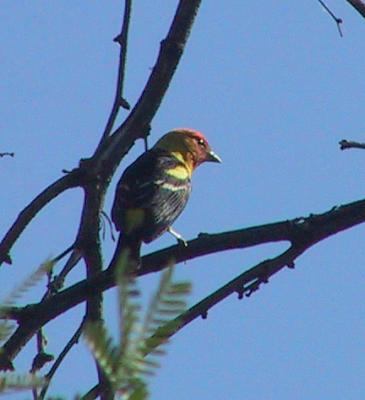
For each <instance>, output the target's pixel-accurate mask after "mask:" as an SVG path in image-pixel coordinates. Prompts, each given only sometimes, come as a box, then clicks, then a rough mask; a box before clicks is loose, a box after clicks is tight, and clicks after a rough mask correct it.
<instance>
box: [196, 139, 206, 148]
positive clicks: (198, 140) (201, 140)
mask: <svg viewBox="0 0 365 400" xmlns="http://www.w3.org/2000/svg"><path fill="white" fill-rule="evenodd" d="M197 142H198V144H199V146H201V147H205V142H204V140H203V139H197Z"/></svg>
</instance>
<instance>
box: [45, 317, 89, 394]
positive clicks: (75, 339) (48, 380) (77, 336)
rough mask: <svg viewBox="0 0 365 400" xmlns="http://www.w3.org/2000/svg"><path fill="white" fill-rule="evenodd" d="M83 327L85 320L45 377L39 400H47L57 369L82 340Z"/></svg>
mask: <svg viewBox="0 0 365 400" xmlns="http://www.w3.org/2000/svg"><path fill="white" fill-rule="evenodd" d="M83 327H84V320H83V321H82V322H81V324H80V326H79V327H78V328H77V330H76V331H75V333H74V334H73V335H72V337H71V338H70V340H69V341H68V342H67V344H66V346H65V347H64V348H63V350H62V351H61V353H60V354H59V356H58V357H57V359H56V360H55V362H54V364H53V365H52V367H51V369H50V370H49V372H48V373H47V374H46V376H45V378H46V384H45V385H44V386H43V388H42V390H41V392H40V393H39V396H38V399H39V400H43V399H44V398H45V396H46V393H47V390H48V387H49V384H50V383H51V380H52V378H53V376H54V374H55V373H56V371H57V369H58V368H59V366H60V365H61V363H62V361H63V360H64V358H65V357H66V356H67V354H68V353H69V352H70V350H71V349H72V347H73V346H74V345H75V344H77V343H78V341H79V339H80V336H81V334H82V330H83Z"/></svg>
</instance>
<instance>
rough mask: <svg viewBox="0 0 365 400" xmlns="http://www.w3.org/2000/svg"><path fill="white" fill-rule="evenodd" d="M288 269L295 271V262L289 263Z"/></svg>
mask: <svg viewBox="0 0 365 400" xmlns="http://www.w3.org/2000/svg"><path fill="white" fill-rule="evenodd" d="M287 267H288V268H289V269H295V262H294V261H291V262H289V263H288V264H287Z"/></svg>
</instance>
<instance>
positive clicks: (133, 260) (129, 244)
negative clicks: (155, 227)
mask: <svg viewBox="0 0 365 400" xmlns="http://www.w3.org/2000/svg"><path fill="white" fill-rule="evenodd" d="M141 245H142V242H141V241H140V240H138V239H137V240H136V239H135V238H134V237H132V236H128V235H123V234H120V235H119V239H118V243H117V246H116V248H115V251H114V255H113V258H112V261H111V262H110V268H112V269H116V268H117V267H120V268H125V270H126V271H128V272H132V271H135V270H136V269H138V268H139V267H140V265H141V256H140V251H141Z"/></svg>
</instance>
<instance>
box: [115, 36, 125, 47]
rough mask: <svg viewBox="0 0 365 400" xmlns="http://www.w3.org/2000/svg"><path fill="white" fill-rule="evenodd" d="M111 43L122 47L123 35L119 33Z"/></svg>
mask: <svg viewBox="0 0 365 400" xmlns="http://www.w3.org/2000/svg"><path fill="white" fill-rule="evenodd" d="M113 42H115V43H118V44H119V45H120V46H122V45H123V35H122V34H121V33H119V35H117V36H116V37H115V38H114V39H113Z"/></svg>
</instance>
